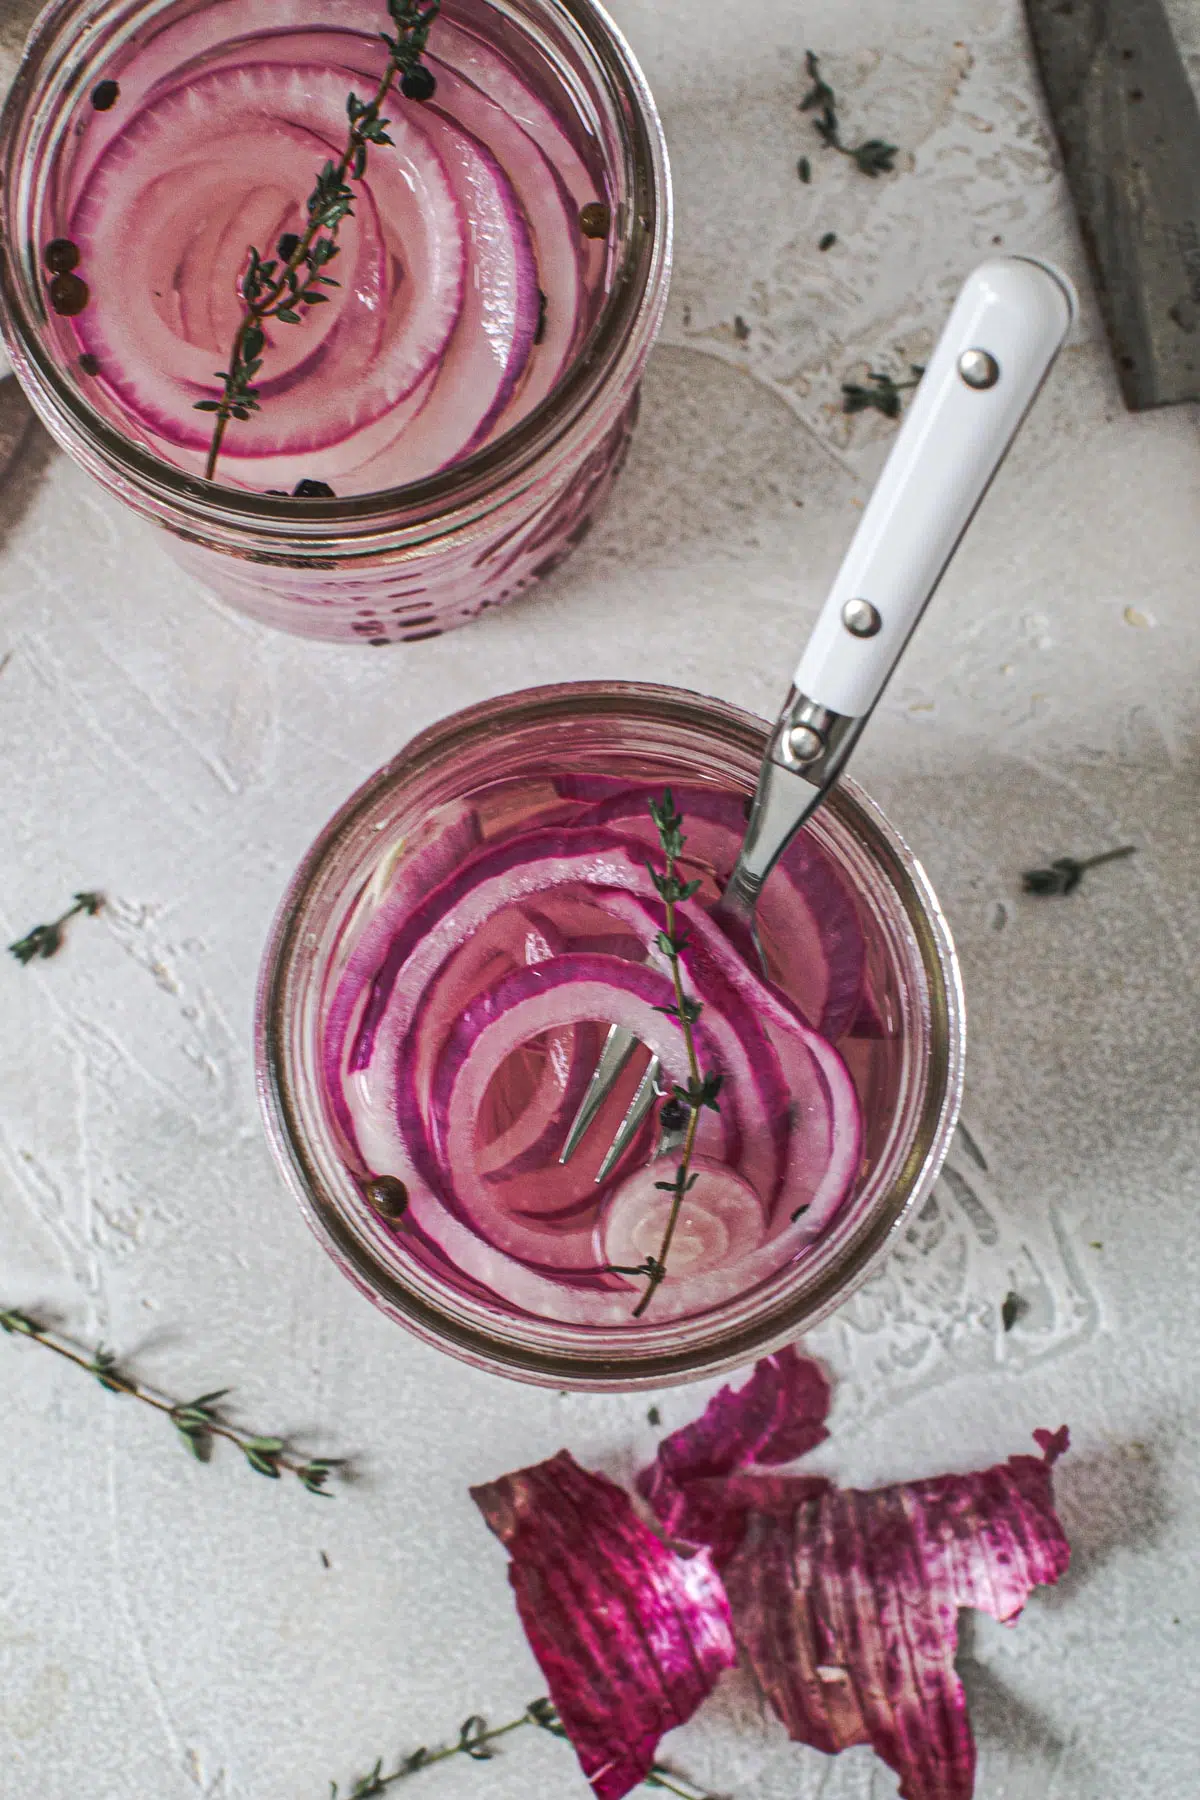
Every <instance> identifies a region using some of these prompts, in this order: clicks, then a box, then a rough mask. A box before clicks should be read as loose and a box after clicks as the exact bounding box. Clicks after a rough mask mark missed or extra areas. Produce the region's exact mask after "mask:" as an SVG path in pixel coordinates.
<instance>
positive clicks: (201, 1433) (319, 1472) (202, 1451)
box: [0, 1307, 344, 1499]
mask: <svg viewBox="0 0 1200 1800" xmlns="http://www.w3.org/2000/svg"><path fill="white" fill-rule="evenodd" d="M0 1331H4V1332H6V1333H7V1334H8V1336H9V1337H23V1338H27V1339H28V1340H29V1341H30V1342H31V1343H35V1344H41V1345H42V1346H43V1348H44V1349H46V1350H52V1351H53V1352H54V1354H55V1356H61V1357H63V1358H64V1359H65V1360H66V1361H67V1362H71V1363H74V1364H75V1366H76V1368H77V1369H82V1370H83V1371H84V1372H85V1374H88V1375H91V1376H93V1377H94V1379H95V1380H96V1381H98V1382H99V1383H100V1386H101V1387H102V1388H103V1389H104V1390H105V1392H106V1393H109V1394H128V1395H129V1397H130V1399H131V1400H140V1401H141V1403H142V1405H143V1406H152V1407H153V1408H154V1410H155V1411H156V1412H160V1413H164V1414H165V1415H166V1417H167V1418H168V1419H169V1420H170V1421H171V1424H172V1425H173V1426H174V1427H175V1430H176V1432H177V1433H178V1436H179V1438H180V1440H181V1442H182V1443H183V1445H184V1447H185V1449H187V1450H188V1452H189V1453H190V1454H191V1455H192V1456H194V1457H195V1458H196V1461H197V1462H207V1461H208V1460H209V1457H210V1456H211V1455H212V1448H213V1440H214V1439H215V1438H225V1439H227V1441H228V1442H229V1443H231V1444H236V1446H237V1448H238V1449H239V1450H240V1451H241V1452H242V1455H243V1456H244V1457H245V1459H246V1461H247V1462H248V1463H249V1465H250V1467H251V1468H252V1469H253V1470H254V1472H255V1474H257V1475H266V1476H268V1477H269V1478H270V1479H271V1480H272V1481H278V1480H279V1479H280V1478H281V1477H282V1476H283V1475H285V1474H286V1475H294V1476H295V1477H296V1479H297V1480H298V1481H299V1482H300V1484H301V1486H302V1487H305V1488H307V1490H308V1492H309V1493H310V1494H321V1495H322V1496H323V1497H324V1498H325V1499H330V1498H331V1497H332V1496H331V1495H329V1494H328V1493H327V1491H326V1488H325V1483H326V1482H327V1481H328V1479H329V1476H330V1475H331V1474H332V1473H333V1471H334V1470H335V1469H339V1468H341V1467H343V1466H344V1465H343V1462H342V1460H341V1459H340V1458H334V1457H327V1456H318V1457H312V1458H309V1459H307V1460H306V1459H303V1458H301V1457H298V1456H294V1455H291V1454H290V1453H289V1452H288V1449H287V1445H286V1442H285V1440H284V1439H283V1438H279V1437H257V1436H253V1435H251V1433H249V1432H246V1431H239V1430H238V1428H237V1426H236V1425H231V1424H230V1423H229V1421H228V1419H226V1418H224V1417H223V1416H222V1414H221V1413H220V1411H219V1410H218V1407H219V1403H220V1402H221V1401H222V1400H224V1399H225V1398H226V1396H227V1395H228V1393H229V1391H230V1390H229V1389H228V1388H218V1389H217V1390H216V1391H215V1392H214V1393H211V1394H201V1395H200V1397H199V1399H196V1400H188V1401H180V1400H172V1399H170V1398H169V1396H167V1395H166V1394H160V1393H159V1392H158V1391H157V1390H156V1389H155V1388H150V1387H147V1386H146V1385H145V1383H144V1382H141V1381H137V1380H135V1379H134V1377H133V1376H132V1375H128V1374H126V1372H125V1371H124V1370H123V1369H122V1368H121V1366H120V1364H119V1362H118V1360H117V1357H116V1355H115V1353H114V1352H113V1351H112V1350H109V1349H106V1348H105V1346H104V1345H103V1344H99V1345H97V1347H96V1349H95V1350H94V1351H92V1352H90V1353H89V1352H88V1351H87V1350H85V1349H83V1348H82V1346H81V1345H79V1344H75V1343H72V1342H71V1340H70V1339H69V1338H64V1337H62V1336H60V1335H59V1333H58V1332H56V1331H52V1330H50V1329H49V1327H48V1326H45V1325H42V1324H39V1322H38V1321H37V1320H36V1319H32V1318H30V1316H29V1314H28V1313H24V1312H19V1311H18V1310H17V1309H16V1308H15V1307H9V1308H5V1309H0Z"/></svg>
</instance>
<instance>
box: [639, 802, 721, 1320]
mask: <svg viewBox="0 0 1200 1800" xmlns="http://www.w3.org/2000/svg"><path fill="white" fill-rule="evenodd" d="M650 816H651V818H652V819H653V820H654V823H655V825H656V827H657V829H658V838H659V843H660V844H661V845H662V851H663V862H664V868H663V872H662V874H661V875H660V874H659V873H658V871H657V870H656V869H654V868H653V867H651V866H650V865H647V866H648V867H649V868H650V878H651V880H652V881H653V883H654V886H655V888H656V890H657V892H658V895H659V898H660V899H661V900H662V903H663V911H664V914H665V921H666V929H665V930H664V931H661V932H660V933H659V934H658V939H657V943H658V948H659V949H660V950H661V951H662V952H663V953H664V955H665V956H666V957H667V959H668V961H669V963H670V965H671V981H672V984H673V986H674V989H675V1005H674V1007H672V1008H668V1009H666V1010H667V1011H668V1012H669V1013H670V1016H671V1017H673V1018H675V1019H676V1020H677V1021H678V1023H679V1026H680V1029H681V1030H682V1032H683V1041H684V1046H685V1049H686V1051H687V1060H688V1076H689V1079H688V1085H687V1087H686V1088H681V1087H676V1089H675V1091H674V1099H675V1100H676V1101H677V1102H679V1103H680V1104H682V1105H684V1106H686V1107H687V1108H688V1121H687V1132H686V1135H685V1137H684V1140H683V1148H682V1150H681V1151H680V1155H679V1162H678V1164H677V1166H676V1170H675V1178H674V1180H673V1181H672V1182H659V1183H658V1184H657V1185H658V1186H659V1187H660V1188H667V1187H669V1188H671V1189H672V1190H673V1193H672V1198H671V1209H670V1212H669V1213H668V1214H667V1223H666V1229H665V1230H664V1232H663V1240H662V1244H661V1246H660V1247H659V1252H658V1255H657V1256H650V1257H647V1259H646V1262H645V1264H644V1265H643V1267H642V1268H641V1269H640V1270H639V1271H638V1273H639V1274H644V1275H645V1276H646V1291H645V1292H644V1293H643V1295H642V1297H641V1299H640V1300H639V1301H638V1303H637V1305H636V1306H635V1307H634V1309H633V1316H634V1318H635V1319H640V1318H641V1317H642V1315H643V1314H644V1313H645V1311H646V1308H647V1307H648V1306H649V1305H650V1302H651V1301H652V1300H653V1298H654V1296H655V1294H656V1293H657V1292H658V1289H659V1288H660V1287H661V1285H662V1283H663V1280H664V1278H665V1276H666V1273H667V1258H668V1257H669V1255H670V1253H671V1244H672V1242H673V1241H674V1238H675V1229H676V1226H677V1225H678V1224H679V1214H680V1210H681V1208H682V1206H683V1201H684V1196H685V1195H686V1194H687V1191H688V1189H689V1188H690V1187H691V1185H692V1180H693V1179H694V1177H692V1175H691V1163H692V1156H693V1153H694V1151H695V1148H696V1133H697V1131H698V1130H699V1126H700V1109H701V1107H703V1106H710V1107H712V1108H713V1110H714V1111H716V1110H718V1109H717V1094H718V1093H719V1092H720V1087H721V1081H720V1077H719V1076H714V1075H711V1074H706V1073H705V1072H704V1071H703V1070H702V1069H701V1067H700V1059H699V1057H698V1056H697V1054H696V1038H695V1033H694V1032H693V1030H692V1027H693V1025H694V1024H695V1022H696V1020H697V1019H698V1018H699V1017H700V1013H701V1011H702V1008H701V1006H700V1003H699V1001H698V1000H694V999H691V998H690V997H689V996H688V995H687V994H685V993H684V990H683V968H682V965H681V962H680V952H681V950H682V949H683V948H684V947H685V946H684V945H683V944H681V943H680V940H679V937H678V935H677V931H676V924H677V919H678V914H677V910H676V909H677V907H678V905H679V903H680V901H683V900H690V899H691V897H692V895H693V894H694V893H695V892H696V890H697V888H698V887H699V886H700V883H699V882H698V881H680V879H679V876H678V874H677V865H678V861H679V857H680V855H681V854H682V851H683V846H684V843H685V841H686V840H685V839H684V837H683V835H682V832H681V829H680V828H681V826H682V824H683V819H682V817H681V815H680V814H679V813H677V812H676V811H675V801H674V798H673V796H672V793H671V790H670V788H667V789H666V791H665V792H664V794H663V797H662V801H661V803H655V802H654V801H651V803H650Z"/></svg>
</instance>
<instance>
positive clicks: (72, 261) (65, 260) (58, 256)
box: [43, 238, 79, 275]
mask: <svg viewBox="0 0 1200 1800" xmlns="http://www.w3.org/2000/svg"><path fill="white" fill-rule="evenodd" d="M43 255H44V256H45V258H46V267H47V268H48V269H49V271H50V273H51V274H52V275H69V274H70V273H71V270H72V269H77V268H78V267H79V245H78V244H73V243H72V242H71V240H70V238H52V239H51V241H50V243H48V244H47V245H46V248H45V250H44V252H43Z"/></svg>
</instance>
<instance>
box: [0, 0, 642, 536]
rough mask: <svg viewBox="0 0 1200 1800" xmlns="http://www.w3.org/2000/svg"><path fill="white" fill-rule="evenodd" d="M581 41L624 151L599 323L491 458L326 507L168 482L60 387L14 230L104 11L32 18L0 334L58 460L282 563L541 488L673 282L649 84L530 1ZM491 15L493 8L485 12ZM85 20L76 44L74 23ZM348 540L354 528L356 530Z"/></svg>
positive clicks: (55, 0)
mask: <svg viewBox="0 0 1200 1800" xmlns="http://www.w3.org/2000/svg"><path fill="white" fill-rule="evenodd" d="M524 3H525V4H532V5H534V6H537V7H542V8H546V9H548V10H549V11H550V12H551V13H556V14H558V15H560V16H563V17H565V18H566V19H567V20H569V21H570V22H571V24H572V25H573V26H574V29H575V31H576V32H577V34H578V36H579V37H580V38H581V39H582V41H583V43H584V45H585V47H586V49H587V50H588V51H589V52H590V54H591V56H592V58H593V59H594V61H595V64H596V66H597V69H598V71H599V72H600V74H601V75H602V76H603V77H604V79H605V80H606V81H607V83H608V89H609V99H610V101H611V102H612V103H613V111H614V117H615V119H616V120H617V123H618V125H619V127H620V130H621V133H622V139H623V149H624V152H625V164H626V171H625V172H626V177H627V180H628V184H629V194H628V200H627V219H626V221H625V222H626V227H627V242H626V243H625V245H624V252H623V255H622V257H621V260H620V264H619V266H618V268H617V270H616V271H615V273H614V276H613V279H612V283H611V287H610V289H609V292H608V293H607V295H606V296H605V300H604V304H603V307H602V309H601V312H600V314H599V316H598V318H597V319H596V321H595V323H594V325H593V327H592V329H591V332H590V333H589V336H588V338H587V340H586V342H585V343H584V344H583V345H582V346H581V348H580V350H579V351H578V352H577V353H576V355H575V357H574V359H573V360H572V362H571V364H570V366H569V368H568V369H567V370H566V371H565V373H564V374H563V375H562V376H561V378H560V379H559V380H558V381H557V382H556V383H555V384H554V386H553V387H552V388H551V390H550V392H549V393H548V394H547V395H546V396H545V397H544V398H543V399H542V400H541V401H540V402H539V403H538V405H537V406H535V407H534V408H533V409H532V410H531V411H530V412H529V413H528V414H527V415H526V416H525V417H524V418H523V419H521V420H519V421H518V422H517V424H516V425H514V426H512V427H511V428H510V429H509V430H508V431H506V432H505V433H504V434H503V436H501V437H499V438H497V439H496V440H495V442H494V443H490V444H485V445H484V446H483V447H482V448H481V449H479V450H477V451H474V452H473V453H472V454H471V455H470V456H467V457H464V458H463V459H462V461H461V462H458V463H454V464H451V465H450V466H449V467H448V468H446V469H443V470H440V471H437V472H435V473H434V474H432V475H428V476H425V477H423V478H422V479H421V480H420V481H414V482H410V483H407V484H405V485H403V486H400V487H395V488H384V489H380V490H378V491H377V492H374V493H369V494H362V495H349V496H338V497H334V498H324V497H318V498H298V497H296V496H293V495H284V496H272V495H268V494H259V493H252V492H250V491H248V490H241V489H237V488H229V487H225V486H223V485H222V484H220V483H216V482H207V481H204V480H202V479H201V478H200V477H198V476H194V475H190V474H188V473H187V472H186V471H184V470H181V469H177V468H175V467H174V465H173V464H171V463H169V462H167V461H165V460H164V459H163V458H161V457H159V456H156V455H155V454H154V453H153V452H152V451H149V450H146V449H144V448H143V447H142V446H140V445H138V444H136V443H134V442H133V441H132V440H131V439H130V438H128V437H126V436H125V435H124V433H122V432H121V431H120V430H119V429H118V428H117V427H116V426H115V425H113V424H111V423H110V422H109V421H108V420H106V419H104V418H103V417H102V416H101V415H100V414H99V413H98V412H96V411H95V410H94V409H93V408H92V407H91V406H90V405H89V404H88V402H87V399H86V398H85V396H84V395H83V393H82V392H81V391H80V390H79V389H78V388H77V387H76V386H75V385H74V384H73V383H72V382H70V381H68V380H67V379H66V378H65V376H64V374H63V372H62V370H61V369H60V367H59V366H58V363H57V361H56V359H55V358H54V357H53V355H51V354H50V353H49V352H48V350H47V348H46V346H45V345H44V344H43V343H42V341H41V334H40V330H39V324H40V322H41V320H43V319H44V317H45V307H44V304H43V302H42V300H41V296H40V290H39V286H38V283H37V281H36V279H35V269H34V262H35V258H34V256H33V252H32V247H31V246H30V245H29V244H28V242H27V241H26V239H27V233H25V232H24V230H23V229H22V228H21V226H20V205H19V202H18V198H17V196H18V191H19V190H20V188H21V185H22V183H21V173H22V171H21V142H22V129H23V126H24V125H25V123H26V120H27V115H28V112H29V110H30V108H31V106H32V105H33V104H34V103H35V102H36V99H37V96H38V92H39V85H40V80H42V79H44V80H49V81H53V82H57V83H58V85H59V86H60V88H62V89H63V90H64V95H65V92H66V91H67V90H69V89H70V88H71V87H73V86H78V85H80V83H81V82H82V80H83V71H84V70H85V68H86V66H87V55H86V38H87V36H88V34H89V33H96V32H98V31H99V30H100V28H101V23H102V19H103V13H104V8H103V7H97V6H96V5H95V4H94V0H51V3H50V5H49V6H47V7H46V8H45V10H44V11H43V12H42V13H41V14H40V15H39V18H38V20H37V22H36V24H35V26H34V29H33V32H32V34H31V36H30V38H29V40H28V42H27V44H26V47H25V51H24V55H23V58H22V61H21V64H20V66H19V68H18V70H17V74H16V77H15V79H14V81H13V83H12V86H11V88H10V90H9V92H8V95H7V98H6V100H5V103H4V106H3V108H2V110H0V170H3V171H4V174H3V180H2V181H0V335H2V336H3V339H4V341H5V342H6V345H7V348H8V352H9V356H10V359H11V361H12V364H13V368H14V370H15V371H16V373H17V374H18V376H19V377H20V379H21V382H22V385H23V387H24V388H25V389H26V392H27V394H28V396H29V398H30V400H31V402H32V404H33V406H34V408H35V410H36V411H37V412H38V414H39V416H40V417H41V419H42V421H43V423H44V424H45V426H46V428H47V430H49V432H50V433H51V435H52V436H53V437H54V438H55V439H56V441H57V442H58V443H59V444H60V446H61V447H62V448H63V449H64V450H66V451H67V452H68V453H69V454H70V455H72V456H74V457H75V459H76V460H77V461H79V462H81V463H82V464H83V466H84V467H85V468H87V469H88V471H89V472H90V473H91V474H93V475H95V476H98V477H99V478H101V479H104V476H105V475H107V476H108V477H109V478H112V477H115V478H116V479H117V480H119V481H120V482H121V488H122V493H123V495H124V497H125V498H126V499H128V500H130V501H131V502H132V503H133V504H135V505H137V504H138V502H139V500H145V501H146V502H147V503H148V504H150V505H153V506H155V507H163V508H169V509H170V512H171V514H172V525H173V528H174V529H176V530H179V531H181V532H182V533H184V534H186V532H187V529H188V526H189V525H191V526H192V527H193V528H194V529H196V530H197V531H201V532H205V533H207V532H211V531H213V530H214V529H215V530H219V531H234V532H236V531H238V530H239V529H241V530H246V529H252V530H253V531H254V532H255V533H256V534H257V535H258V536H259V538H260V540H262V541H265V542H266V543H267V544H271V543H272V542H275V543H276V544H277V547H278V549H279V550H280V551H281V552H283V551H284V550H285V549H286V547H287V545H288V544H289V543H290V544H292V545H293V546H294V545H295V543H296V541H297V540H298V539H309V540H323V539H327V538H329V537H330V536H337V537H340V538H346V537H359V536H361V537H365V538H369V537H370V536H371V534H372V533H373V532H374V531H381V530H386V531H388V532H389V533H394V532H396V531H397V530H406V529H419V528H420V527H422V526H427V525H429V524H431V523H434V522H437V523H438V524H440V525H444V526H445V527H446V528H448V529H449V528H453V527H454V526H455V525H457V524H459V523H465V522H466V521H468V520H469V519H470V518H471V517H473V516H475V515H476V514H477V513H479V512H481V511H487V510H488V509H489V507H490V505H491V504H492V503H493V501H492V496H494V495H495V493H496V492H497V490H498V489H505V490H508V489H510V488H511V487H514V486H515V487H517V488H519V487H521V486H524V485H527V484H528V483H529V482H530V481H532V480H535V479H536V478H537V476H538V474H539V473H540V471H541V469H542V468H543V467H544V465H545V464H546V463H547V462H548V461H550V460H551V459H555V460H557V459H559V458H561V457H564V456H568V455H570V453H571V451H572V449H573V447H574V440H575V439H576V438H577V437H580V436H581V435H582V434H583V433H585V432H586V429H587V425H588V420H589V415H590V413H591V411H592V410H593V407H594V403H595V401H596V399H597V397H598V395H599V394H600V393H602V392H604V391H606V390H608V389H609V388H610V387H612V386H614V385H615V386H617V387H621V386H623V385H625V384H626V383H631V382H632V381H633V380H634V379H636V376H637V374H638V373H639V372H640V367H641V364H642V362H643V361H644V359H645V356H646V354H647V353H648V351H649V347H650V345H651V344H652V343H653V340H654V337H655V336H656V334H657V331H658V328H659V325H660V324H661V322H662V315H663V312H664V311H665V307H666V297H667V286H668V283H669V279H670V270H671V254H672V232H673V195H672V187H671V173H670V164H669V160H668V153H667V146H666V139H665V137H664V134H663V129H662V122H661V120H660V118H659V115H658V110H657V107H656V106H655V103H654V99H653V96H652V95H651V93H650V89H649V86H648V84H647V82H646V78H645V76H644V74H643V73H642V70H641V68H640V66H639V64H638V62H637V60H636V58H635V56H634V54H633V51H632V49H631V48H630V46H629V44H628V42H627V41H626V39H625V37H624V35H623V33H622V32H621V31H620V29H619V28H618V26H617V25H616V24H615V22H614V21H613V20H612V18H611V17H610V16H609V14H608V13H607V11H606V10H605V9H604V8H603V7H602V6H600V5H599V4H597V0H524ZM111 4H112V5H114V6H120V5H126V6H130V7H135V8H136V7H138V6H140V7H142V8H143V9H147V10H150V11H152V12H153V11H159V10H165V9H166V8H168V7H169V6H171V5H174V4H176V0H111ZM485 4H489V5H495V4H497V0H485ZM81 11H82V12H84V13H85V14H87V18H86V20H85V22H84V28H83V30H82V33H81V30H80V26H79V22H78V19H77V17H76V15H77V14H78V13H80V12H81ZM356 528H357V529H356Z"/></svg>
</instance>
